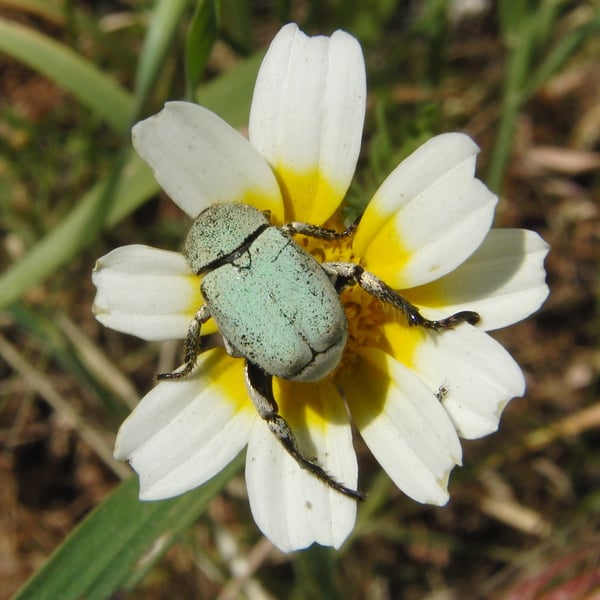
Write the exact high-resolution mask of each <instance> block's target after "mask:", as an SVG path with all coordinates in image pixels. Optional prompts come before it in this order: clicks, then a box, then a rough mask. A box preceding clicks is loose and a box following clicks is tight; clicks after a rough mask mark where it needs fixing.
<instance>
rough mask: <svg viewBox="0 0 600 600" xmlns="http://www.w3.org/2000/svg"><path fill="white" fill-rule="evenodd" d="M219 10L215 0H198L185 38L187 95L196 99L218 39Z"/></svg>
mask: <svg viewBox="0 0 600 600" xmlns="http://www.w3.org/2000/svg"><path fill="white" fill-rule="evenodd" d="M217 29H218V25H217V10H216V6H215V0H198V3H197V4H196V10H195V11H194V16H193V17H192V21H191V23H190V26H189V29H188V32H187V37H186V40H185V78H186V90H187V91H186V95H187V97H188V98H189V99H190V100H192V101H193V100H195V89H196V86H197V85H198V82H199V81H200V77H201V76H202V72H203V71H204V66H205V65H206V61H207V60H208V56H209V54H210V51H211V49H212V47H213V44H214V43H215V41H216V39H217Z"/></svg>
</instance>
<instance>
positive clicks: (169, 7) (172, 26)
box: [135, 0, 189, 113]
mask: <svg viewBox="0 0 600 600" xmlns="http://www.w3.org/2000/svg"><path fill="white" fill-rule="evenodd" d="M188 3H189V0H159V1H158V2H157V3H156V7H155V8H154V10H153V12H152V20H151V22H150V27H149V28H148V31H147V32H146V36H145V38H144V45H143V48H142V53H141V55H140V60H139V62H138V66H137V71H136V75H135V97H136V101H137V102H136V111H135V112H136V113H137V109H138V108H139V107H140V106H141V105H142V103H143V101H144V99H145V98H146V96H147V95H148V94H149V92H150V90H151V89H152V86H153V85H154V82H155V81H156V78H157V77H158V74H159V73H160V69H161V67H162V64H163V61H164V59H165V56H166V55H167V53H168V52H169V50H170V46H171V42H172V41H173V38H174V37H175V35H176V34H177V30H178V29H179V22H180V21H181V18H182V16H183V14H184V12H185V9H186V8H187V6H188Z"/></svg>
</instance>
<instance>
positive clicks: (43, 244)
mask: <svg viewBox="0 0 600 600" xmlns="http://www.w3.org/2000/svg"><path fill="white" fill-rule="evenodd" d="M157 190H158V184H157V183H156V182H155V180H154V177H153V176H152V173H151V172H150V170H149V169H148V167H147V166H146V164H145V163H143V162H142V160H141V159H139V158H138V157H137V156H136V155H134V154H133V152H131V153H130V154H129V155H128V158H127V160H126V164H125V167H124V168H123V169H122V172H121V176H120V177H119V176H116V175H114V174H113V175H109V176H108V177H106V178H105V179H103V180H102V181H100V182H99V183H98V184H96V185H95V186H94V187H93V188H92V189H91V190H90V191H89V192H88V193H87V194H85V196H84V197H83V198H81V200H80V201H79V202H78V203H77V205H76V207H75V208H74V209H73V210H72V211H71V212H70V213H69V214H68V215H67V216H65V217H64V218H63V219H62V221H61V222H60V223H59V224H58V225H57V226H56V227H55V228H54V229H53V230H52V231H51V232H50V233H49V234H48V235H47V236H46V237H45V238H43V239H42V240H41V241H40V242H38V243H37V245H36V246H34V248H33V249H32V250H30V252H29V253H28V254H27V255H26V256H25V257H24V258H23V259H21V261H19V262H18V263H16V264H14V265H13V266H12V267H10V268H9V269H7V270H6V271H5V272H4V273H3V274H2V275H1V276H0V307H1V308H4V307H6V306H8V305H10V304H12V303H13V302H15V301H16V300H18V299H19V297H20V296H21V295H22V294H23V293H24V292H25V291H26V290H27V289H29V288H30V287H31V286H32V285H35V284H36V283H37V282H39V281H40V280H41V279H43V278H44V277H46V276H47V275H49V274H50V273H52V272H53V271H55V270H56V269H58V268H59V267H60V266H62V265H63V264H65V263H66V262H67V261H68V260H69V259H70V258H71V257H73V256H74V255H75V254H76V253H77V252H78V251H79V250H81V249H82V248H84V247H85V246H87V245H88V244H89V243H90V242H91V241H92V240H93V239H95V237H96V235H97V233H98V231H94V229H95V228H94V227H92V225H91V224H92V223H94V217H96V218H97V219H98V221H99V224H100V225H101V222H102V218H101V217H100V216H99V207H100V208H102V205H103V204H104V203H107V202H108V201H109V200H110V201H111V208H110V210H109V212H108V214H107V215H106V224H107V225H108V226H110V225H114V224H115V223H117V222H118V221H119V220H120V219H122V218H123V217H124V216H125V215H126V214H129V213H130V212H131V211H132V210H133V209H134V208H136V207H138V206H140V205H141V204H142V203H143V202H144V201H145V200H147V199H148V198H149V197H150V196H152V195H153V194H154V193H156V191H157Z"/></svg>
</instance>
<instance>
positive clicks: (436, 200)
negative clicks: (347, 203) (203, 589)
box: [353, 133, 497, 289]
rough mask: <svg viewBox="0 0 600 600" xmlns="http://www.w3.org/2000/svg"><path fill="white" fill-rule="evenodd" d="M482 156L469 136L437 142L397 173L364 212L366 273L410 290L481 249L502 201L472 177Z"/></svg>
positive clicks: (357, 247) (360, 233)
mask: <svg viewBox="0 0 600 600" xmlns="http://www.w3.org/2000/svg"><path fill="white" fill-rule="evenodd" d="M478 152H479V148H478V147H477V145H476V144H475V143H474V142H473V141H472V140H471V139H470V138H469V137H467V136H466V135H463V134H459V133H448V134H444V135H439V136H437V137H435V138H433V139H431V140H429V141H428V142H427V143H426V144H424V145H423V146H421V147H420V148H419V149H418V150H416V151H415V152H413V154H411V155H410V156H409V157H408V158H407V159H406V160H404V161H403V162H402V163H401V164H400V165H399V166H398V167H397V168H396V169H395V170H394V171H393V172H392V174H391V175H390V176H389V177H388V178H387V179H386V180H385V182H384V183H383V184H382V186H381V187H380V188H379V190H378V191H377V193H376V194H375V196H374V197H373V199H372V200H371V202H370V203H369V205H368V206H367V209H366V211H365V214H364V215H363V217H362V219H361V222H360V224H359V227H358V230H357V232H356V236H355V239H354V243H353V247H354V251H355V253H356V254H357V255H358V256H360V257H361V259H362V263H363V264H364V265H365V266H366V267H367V268H368V269H369V270H372V271H373V272H374V273H375V274H377V275H379V277H381V278H382V279H384V281H385V282H386V283H387V284H389V285H391V286H392V287H394V288H397V289H406V288H410V287H414V286H417V285H421V284H424V283H428V282H430V281H433V280H435V279H438V278H439V277H441V276H442V275H445V274H446V273H449V272H450V271H452V270H453V269H455V268H456V267H457V266H458V265H460V264H461V263H462V262H464V261H465V260H466V259H467V258H468V257H469V256H470V255H471V254H472V253H473V252H474V251H475V250H476V249H477V247H478V246H479V245H480V244H481V242H482V241H483V239H484V238H485V236H486V235H487V233H488V231H489V229H490V226H491V224H492V219H493V216H494V207H495V205H496V200H497V199H496V196H495V195H494V194H492V192H490V191H489V190H488V189H487V188H486V187H485V185H484V184H483V183H482V182H481V181H479V180H478V179H475V177H474V172H475V160H476V156H477V153H478Z"/></svg>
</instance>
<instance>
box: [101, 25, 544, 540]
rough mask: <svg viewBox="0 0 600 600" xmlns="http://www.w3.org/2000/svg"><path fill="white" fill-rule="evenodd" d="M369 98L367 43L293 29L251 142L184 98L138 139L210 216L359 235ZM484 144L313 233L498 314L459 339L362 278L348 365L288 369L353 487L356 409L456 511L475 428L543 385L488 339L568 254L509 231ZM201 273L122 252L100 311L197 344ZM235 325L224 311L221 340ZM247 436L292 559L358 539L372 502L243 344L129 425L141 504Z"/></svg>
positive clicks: (166, 493) (411, 164)
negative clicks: (217, 209)
mask: <svg viewBox="0 0 600 600" xmlns="http://www.w3.org/2000/svg"><path fill="white" fill-rule="evenodd" d="M365 99H366V78H365V66H364V61H363V57H362V52H361V49H360V46H359V44H358V42H357V41H356V40H355V39H354V38H353V37H352V36H351V35H349V34H347V33H345V32H343V31H336V32H335V33H334V34H333V35H332V36H331V37H324V36H318V37H311V38H309V37H307V36H306V35H304V34H303V33H302V32H301V31H299V30H298V28H297V26H296V25H294V24H289V25H286V26H285V27H283V29H281V31H280V32H279V33H278V34H277V36H276V37H275V39H274V40H273V42H272V44H271V46H270V48H269V50H268V52H267V55H266V57H265V59H264V61H263V63H262V66H261V68H260V72H259V74H258V79H257V82H256V87H255V90H254V97H253V101H252V108H251V114H250V126H249V140H247V139H246V138H245V137H243V136H242V135H241V134H240V133H238V132H237V131H235V130H234V129H232V128H231V127H230V126H229V125H227V124H226V123H225V122H224V121H222V120H221V119H220V118H219V117H217V116H216V115H215V114H213V113H211V112H210V111H208V110H207V109H205V108H203V107H201V106H198V105H195V104H191V103H186V102H170V103H168V104H167V105H166V106H165V108H164V109H163V110H162V111H161V112H160V113H158V114H157V115H155V116H153V117H150V118H149V119H146V120H144V121H142V122H141V123H138V124H137V125H136V126H135V127H134V129H133V143H134V146H135V148H136V150H137V152H138V153H139V154H140V155H141V156H142V158H143V159H144V160H145V161H146V162H147V163H148V164H149V165H150V166H151V167H152V169H153V171H154V174H155V177H156V179H157V180H158V182H159V183H160V184H161V186H162V187H163V189H164V190H165V191H166V192H167V194H168V195H169V196H170V197H171V198H172V199H173V201H174V202H175V203H176V204H177V205H178V206H179V207H180V208H181V209H182V210H183V211H185V212H186V213H187V214H188V215H189V216H190V217H192V218H193V219H195V218H196V217H197V216H198V215H199V214H200V213H202V211H204V210H205V209H206V208H207V207H209V206H212V205H213V204H215V203H245V204H249V205H251V206H254V207H256V208H258V209H260V210H262V211H269V213H268V214H270V220H271V224H272V225H274V226H278V227H280V226H283V225H284V224H286V223H290V222H305V223H310V224H314V225H317V226H321V225H326V226H327V227H329V228H334V229H338V230H341V229H343V227H342V225H341V222H340V217H339V210H338V209H339V208H340V204H341V202H342V200H343V198H344V195H345V193H346V191H347V189H348V186H349V184H350V181H351V178H352V176H353V173H354V170H355V167H356V162H357V159H358V155H359V150H360V143H361V135H362V127H363V119H364V113H365ZM477 153H478V147H477V146H476V145H475V143H474V142H473V141H472V140H471V139H470V138H469V137H467V136H466V135H463V134H460V133H450V134H445V135H440V136H437V137H435V138H433V139H431V140H430V141H428V142H427V143H426V144H424V145H423V146H422V147H420V148H419V149H418V150H416V152H414V153H413V154H412V155H411V156H409V157H408V158H407V159H406V160H404V161H403V162H402V163H401V164H400V165H399V166H398V167H397V168H396V169H395V170H394V171H393V172H392V173H391V174H390V176H389V177H388V178H387V179H386V180H385V181H384V182H383V184H382V185H381V187H380V188H379V189H378V191H377V192H376V194H375V195H374V197H373V198H372V199H371V201H370V203H369V204H368V206H367V208H366V210H365V212H364V214H363V216H362V218H361V220H360V223H359V224H358V227H357V228H356V230H355V231H354V232H353V233H352V234H351V235H346V236H341V237H337V238H336V239H332V240H321V239H315V238H314V237H311V236H305V235H293V238H294V240H295V241H296V242H297V243H298V244H299V246H300V247H302V248H303V249H304V250H305V251H306V252H308V253H309V254H310V255H312V256H313V257H314V258H315V259H317V260H318V261H319V262H320V263H332V262H334V263H355V264H358V265H360V266H361V267H362V268H364V270H365V271H368V272H369V273H372V274H374V275H375V276H376V277H377V278H379V279H378V280H382V281H383V282H385V284H387V286H389V287H390V288H393V290H396V291H397V293H398V294H400V295H401V296H402V297H403V298H404V299H406V300H407V301H408V302H410V303H411V304H412V305H414V306H416V307H417V308H418V310H419V311H420V314H422V315H423V316H424V317H426V318H428V319H432V320H436V319H444V318H446V317H448V316H449V315H452V314H456V313H460V312H461V311H475V312H476V313H478V314H479V316H480V320H479V322H478V323H477V324H476V325H472V324H471V323H469V322H461V323H460V324H457V325H456V327H454V328H451V329H450V328H449V329H443V330H440V331H436V330H431V329H426V328H425V327H421V326H412V327H411V326H409V324H408V320H407V318H406V315H405V314H403V312H402V311H400V310H396V309H394V308H393V307H391V306H390V305H389V304H386V303H385V302H382V301H381V300H379V299H377V298H375V297H374V296H373V295H372V294H369V293H367V291H365V290H364V289H363V288H362V287H361V286H360V285H354V286H352V287H348V288H347V289H345V290H344V291H342V292H341V295H340V301H341V303H342V306H343V308H344V311H345V316H346V320H347V342H346V344H345V347H344V351H343V355H342V357H341V360H340V363H339V365H338V366H337V367H336V368H335V369H334V370H333V371H332V372H331V373H329V374H328V375H327V376H325V377H324V378H322V379H320V380H318V381H314V382H297V381H289V380H286V379H281V378H274V380H273V383H274V395H275V399H276V401H277V404H278V406H279V414H280V415H281V416H282V417H283V418H284V419H285V421H286V422H287V423H288V424H289V425H290V428H291V430H292V431H293V433H294V435H295V437H296V440H297V442H298V446H299V448H300V450H301V452H302V453H303V455H304V456H306V457H310V459H311V460H314V461H315V462H316V463H318V464H319V465H320V466H321V467H322V468H323V469H324V470H325V471H326V472H327V473H328V474H330V475H331V477H332V478H334V479H335V480H336V481H337V482H340V484H341V485H343V486H345V487H347V488H349V489H351V490H352V489H354V490H355V489H357V485H358V467H357V459H356V454H355V451H354V449H353V445H352V433H351V424H350V423H351V421H350V419H352V422H353V423H354V425H355V426H356V429H357V430H358V431H359V432H360V435H361V436H362V438H363V440H364V441H365V443H366V445H367V446H368V447H369V449H370V450H371V452H372V453H373V455H374V456H375V458H376V459H377V460H378V462H379V463H380V464H381V466H382V467H383V468H384V469H385V471H386V472H387V473H388V474H389V476H390V477H391V479H392V480H393V481H394V483H395V484H396V485H397V486H398V487H399V488H400V489H401V490H402V491H403V492H404V493H405V494H407V495H408V496H410V497H411V498H413V499H414V500H416V501H417V502H423V503H430V504H434V505H443V504H445V503H446V502H447V501H448V491H447V484H448V477H449V474H450V471H451V470H452V469H453V468H454V466H456V465H459V464H460V463H461V446H460V443H459V437H463V438H468V439H470V438H478V437H482V436H485V435H488V434H490V433H492V432H493V431H495V430H496V429H497V427H498V422H499V418H500V415H501V413H502V410H503V409H504V407H505V406H506V404H507V402H508V401H509V400H510V399H511V398H513V397H515V396H521V395H523V393H524V390H525V381H524V378H523V374H522V372H521V370H520V369H519V367H518V365H517V364H516V363H515V361H514V360H513V359H512V357H511V356H510V355H509V353H508V352H507V351H506V350H505V349H504V348H503V347H502V346H501V345H500V344H499V343H498V342H497V341H495V340H494V339H493V338H492V337H490V336H489V335H488V333H487V332H488V331H490V330H493V329H497V328H500V327H504V326H507V325H510V324H511V323H515V322H517V321H519V320H521V319H523V318H525V317H527V316H528V315H530V314H531V313H532V312H534V311H535V310H537V309H538V308H539V306H540V305H541V303H542V302H543V301H544V299H545V298H546V295H547V293H548V289H547V287H546V285H545V283H544V277H545V274H544V269H543V259H544V256H545V255H546V253H547V251H548V246H547V245H546V243H545V242H544V241H543V240H542V239H541V238H540V237H539V236H538V235H537V234H535V233H533V232H531V231H526V230H521V229H500V230H498V229H490V228H491V225H492V219H493V215H494V207H495V204H496V197H495V196H494V194H493V193H491V192H490V191H489V190H488V189H487V188H486V187H485V185H484V184H483V183H481V182H480V181H479V180H478V179H476V178H475V176H474V171H475V160H476V156H477ZM201 280H202V276H199V275H196V274H195V273H194V272H193V271H192V269H191V267H190V265H189V264H188V261H187V260H186V258H185V257H184V256H183V255H182V254H179V253H177V252H168V251H165V250H158V249H155V248H150V247H147V246H141V245H134V246H125V247H122V248H118V249H116V250H114V251H112V252H110V253H109V254H107V255H106V256H104V257H103V258H101V259H100V260H98V262H97V264H96V267H95V270H94V274H93V281H94V283H95V285H96V286H97V289H98V292H97V296H96V299H95V303H94V313H95V315H96V318H97V319H98V320H99V321H100V322H101V323H103V324H104V325H106V326H107V327H110V328H112V329H116V330H118V331H122V332H125V333H129V334H133V335H136V336H139V337H141V338H144V339H146V340H170V339H185V338H186V336H187V334H188V328H189V326H190V322H191V321H192V320H193V318H194V315H196V313H197V311H198V310H199V308H200V307H201V306H202V305H203V304H204V301H203V298H202V295H201V292H200V283H201ZM261 318H263V320H265V316H264V315H262V317H261ZM266 321H267V322H268V317H267V319H266ZM473 322H474V320H473ZM216 330H217V328H216V326H215V323H214V322H213V320H212V319H210V320H208V322H207V323H205V324H203V325H202V329H201V333H202V334H207V333H213V332H215V331H216ZM244 448H247V450H246V483H247V489H248V496H249V501H250V507H251V510H252V514H253V516H254V519H255V521H256V523H257V524H258V527H259V528H260V529H261V530H262V532H263V533H264V534H265V535H266V536H267V537H268V538H270V539H271V541H272V542H273V543H274V544H275V545H276V546H277V547H279V548H280V549H281V550H283V551H291V550H296V549H300V548H304V547H306V546H309V545H310V544H312V543H314V542H316V543H319V544H322V545H325V546H334V547H336V548H338V547H339V546H340V545H341V544H342V543H343V541H344V540H345V539H346V537H347V536H348V534H349V533H350V531H351V530H352V528H353V526H354V522H355V518H356V510H357V503H356V502H355V500H354V499H352V498H351V497H349V496H348V495H345V494H343V493H340V492H339V491H336V490H335V489H333V488H332V487H331V486H328V485H326V484H325V483H324V482H323V481H322V480H321V479H319V478H317V477H315V476H314V474H313V473H311V472H310V471H308V470H306V469H302V468H300V466H299V465H298V463H297V462H296V461H295V460H294V459H293V458H292V457H291V456H290V454H289V453H288V452H287V451H286V450H285V448H284V447H283V445H282V444H281V443H280V442H279V441H278V439H277V438H276V437H275V436H274V435H273V433H272V432H271V431H270V430H269V428H268V426H267V424H266V423H265V421H264V420H263V419H261V418H260V417H259V416H258V413H257V410H256V409H255V407H254V405H253V403H252V401H251V399H250V397H249V394H248V391H247V389H246V385H245V382H244V359H243V358H235V357H232V356H230V355H229V354H227V352H226V350H225V349H224V348H221V347H216V348H212V349H209V350H206V351H204V352H201V353H200V354H199V356H198V358H197V364H196V367H195V369H194V370H193V372H192V373H191V374H190V375H189V376H188V377H184V378H181V379H178V380H177V381H161V382H160V383H158V384H157V385H156V387H154V389H152V390H151V391H150V392H149V393H148V394H147V395H146V396H144V398H142V400H141V401H140V403H139V405H138V407H137V408H136V409H135V410H134V411H133V413H132V414H131V415H130V416H129V417H128V419H127V420H126V421H125V422H124V423H123V425H122V426H121V428H120V430H119V433H118V436H117V442H116V449H115V456H116V457H117V458H119V459H122V460H128V461H129V462H130V463H131V465H132V467H133V468H134V469H135V471H137V473H138V474H139V477H140V497H141V498H142V499H143V500H158V499H161V498H169V497H172V496H175V495H178V494H181V493H183V492H185V491H187V490H190V489H192V488H194V487H196V486H199V485H201V484H202V483H203V482H205V481H207V480H208V479H210V478H211V477H213V476H214V475H215V474H216V473H217V472H219V471H220V470H221V469H223V467H224V466H225V465H227V464H228V463H229V462H230V461H231V460H233V458H234V457H235V456H236V455H237V454H238V453H239V452H240V451H242V450H243V449H244Z"/></svg>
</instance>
